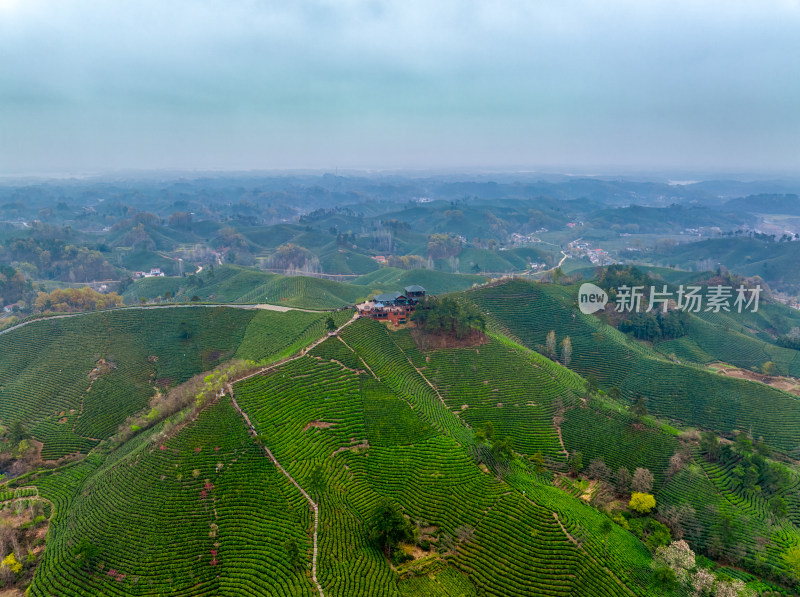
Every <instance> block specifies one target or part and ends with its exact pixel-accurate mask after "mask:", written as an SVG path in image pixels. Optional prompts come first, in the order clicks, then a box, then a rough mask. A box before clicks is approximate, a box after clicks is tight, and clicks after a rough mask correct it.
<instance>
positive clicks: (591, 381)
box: [586, 375, 597, 398]
mask: <svg viewBox="0 0 800 597" xmlns="http://www.w3.org/2000/svg"><path fill="white" fill-rule="evenodd" d="M595 394H597V378H596V377H595V376H594V375H589V376H588V377H587V378H586V397H587V398H589V397H591V396H594V395H595Z"/></svg>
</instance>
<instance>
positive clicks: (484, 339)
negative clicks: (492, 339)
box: [411, 327, 489, 351]
mask: <svg viewBox="0 0 800 597" xmlns="http://www.w3.org/2000/svg"><path fill="white" fill-rule="evenodd" d="M411 337H412V338H414V341H415V342H416V343H417V348H419V349H420V350H423V351H427V350H438V349H440V348H467V347H470V346H481V345H482V344H488V343H489V336H487V335H486V334H484V333H483V332H481V331H479V330H470V332H469V333H468V334H466V335H465V336H464V337H463V338H457V337H456V335H455V334H439V333H433V334H431V333H428V332H424V331H423V330H421V329H420V328H416V327H414V328H411Z"/></svg>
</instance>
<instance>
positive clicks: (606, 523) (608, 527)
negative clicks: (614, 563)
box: [600, 518, 614, 557]
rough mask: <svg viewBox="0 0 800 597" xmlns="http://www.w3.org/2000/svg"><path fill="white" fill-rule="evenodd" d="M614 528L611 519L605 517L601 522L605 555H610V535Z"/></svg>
mask: <svg viewBox="0 0 800 597" xmlns="http://www.w3.org/2000/svg"><path fill="white" fill-rule="evenodd" d="M613 530H614V523H613V522H611V519H610V518H603V522H601V523H600V532H601V533H603V557H606V556H607V555H608V536H609V535H610V534H611V531H613Z"/></svg>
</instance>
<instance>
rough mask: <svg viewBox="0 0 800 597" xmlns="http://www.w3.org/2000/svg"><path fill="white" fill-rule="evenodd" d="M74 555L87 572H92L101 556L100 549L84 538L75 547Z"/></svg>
mask: <svg viewBox="0 0 800 597" xmlns="http://www.w3.org/2000/svg"><path fill="white" fill-rule="evenodd" d="M72 555H73V556H74V557H75V559H76V560H80V561H81V562H83V563H84V565H85V566H86V569H87V570H91V568H92V566H94V563H95V561H97V558H98V557H99V556H100V548H99V547H98V546H97V545H95V544H94V543H92V542H91V541H89V540H88V539H86V538H85V537H84V538H83V539H81V540H80V541H78V543H77V544H76V545H75V546H73V548H72Z"/></svg>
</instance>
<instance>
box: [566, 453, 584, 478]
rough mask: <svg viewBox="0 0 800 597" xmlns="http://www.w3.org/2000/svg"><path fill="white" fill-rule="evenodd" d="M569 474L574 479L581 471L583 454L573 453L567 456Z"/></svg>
mask: <svg viewBox="0 0 800 597" xmlns="http://www.w3.org/2000/svg"><path fill="white" fill-rule="evenodd" d="M568 464H569V473H570V474H571V475H572V476H573V477H576V476H578V474H579V473H580V472H581V471H582V470H583V454H581V453H580V452H573V453H572V454H570V456H569V462H568Z"/></svg>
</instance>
